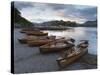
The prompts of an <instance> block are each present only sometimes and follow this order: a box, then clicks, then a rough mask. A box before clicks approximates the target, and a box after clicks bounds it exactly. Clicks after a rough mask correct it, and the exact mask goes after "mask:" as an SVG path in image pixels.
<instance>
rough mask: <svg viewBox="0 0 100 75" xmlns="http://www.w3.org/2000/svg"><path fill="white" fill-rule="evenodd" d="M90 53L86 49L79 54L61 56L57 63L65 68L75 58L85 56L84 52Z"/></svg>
mask: <svg viewBox="0 0 100 75" xmlns="http://www.w3.org/2000/svg"><path fill="white" fill-rule="evenodd" d="M86 53H88V49H87V48H86V49H84V50H83V51H82V52H81V53H79V54H78V55H75V56H72V57H69V58H65V59H63V58H61V59H58V60H56V61H57V64H58V65H59V67H60V68H64V67H65V66H67V65H69V64H71V63H73V62H74V61H75V60H77V59H79V58H80V57H81V56H83V55H84V54H86Z"/></svg>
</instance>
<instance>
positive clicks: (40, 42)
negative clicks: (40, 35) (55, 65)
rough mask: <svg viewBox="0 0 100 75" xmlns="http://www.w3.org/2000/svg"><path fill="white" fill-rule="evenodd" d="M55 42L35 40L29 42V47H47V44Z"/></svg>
mask: <svg viewBox="0 0 100 75" xmlns="http://www.w3.org/2000/svg"><path fill="white" fill-rule="evenodd" d="M52 41H53V40H46V39H44V40H42V41H41V40H40V41H39V40H37V41H36V40H35V41H27V44H28V46H30V47H33V46H42V45H45V44H47V43H49V42H52Z"/></svg>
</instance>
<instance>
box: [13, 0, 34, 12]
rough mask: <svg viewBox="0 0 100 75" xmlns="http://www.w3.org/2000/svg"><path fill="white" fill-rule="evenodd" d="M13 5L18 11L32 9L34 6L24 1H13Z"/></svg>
mask: <svg viewBox="0 0 100 75" xmlns="http://www.w3.org/2000/svg"><path fill="white" fill-rule="evenodd" d="M14 5H15V7H16V8H18V9H19V10H21V9H23V8H28V7H34V4H33V3H32V2H24V1H14Z"/></svg>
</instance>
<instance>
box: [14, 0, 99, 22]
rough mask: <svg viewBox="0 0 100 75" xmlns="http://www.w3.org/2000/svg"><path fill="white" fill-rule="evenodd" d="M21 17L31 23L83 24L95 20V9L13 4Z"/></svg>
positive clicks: (76, 6) (88, 7) (40, 4)
mask: <svg viewBox="0 0 100 75" xmlns="http://www.w3.org/2000/svg"><path fill="white" fill-rule="evenodd" d="M14 5H15V7H16V8H17V9H18V10H19V11H20V12H21V16H23V17H25V18H26V19H28V20H29V21H31V22H37V23H41V22H45V21H52V20H64V21H75V22H77V23H84V22H86V21H94V20H96V19H97V7H96V6H87V5H71V4H51V3H36V2H22V1H20V2H14Z"/></svg>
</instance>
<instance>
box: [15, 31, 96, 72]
mask: <svg viewBox="0 0 100 75" xmlns="http://www.w3.org/2000/svg"><path fill="white" fill-rule="evenodd" d="M23 36H25V34H22V33H20V32H19V29H14V73H35V72H51V71H59V66H58V65H57V62H56V59H57V58H58V57H59V56H60V53H50V54H41V53H40V51H39V48H38V47H28V45H27V44H20V43H19V41H18V40H17V39H18V38H20V37H23ZM96 68H97V65H96V64H95V65H90V64H87V63H85V62H83V61H82V59H80V60H78V61H76V62H75V63H73V64H71V65H69V66H66V68H64V69H62V70H61V71H67V70H82V69H96Z"/></svg>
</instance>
